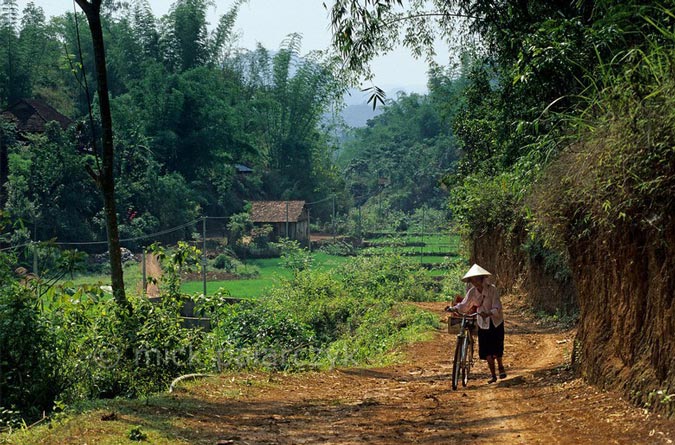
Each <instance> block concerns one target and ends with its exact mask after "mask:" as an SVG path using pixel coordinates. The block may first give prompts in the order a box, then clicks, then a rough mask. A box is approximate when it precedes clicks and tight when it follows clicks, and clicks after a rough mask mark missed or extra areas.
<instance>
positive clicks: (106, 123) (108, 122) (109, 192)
mask: <svg viewBox="0 0 675 445" xmlns="http://www.w3.org/2000/svg"><path fill="white" fill-rule="evenodd" d="M75 1H76V2H77V4H78V5H79V6H80V8H82V11H84V13H85V15H86V16H87V21H88V22H89V31H90V32H91V39H92V43H93V48H94V60H95V63H96V80H97V82H96V84H97V92H98V99H99V108H100V114H101V127H102V132H103V134H102V139H103V141H102V143H103V156H102V166H101V171H100V172H99V173H98V181H97V182H98V186H99V187H100V189H101V192H102V193H103V202H104V208H105V216H106V230H107V233H108V251H109V252H110V278H111V281H112V288H113V295H114V296H115V301H116V302H117V304H118V305H119V306H120V307H122V308H125V309H128V310H130V308H131V306H130V305H129V301H128V300H127V297H126V294H125V292H124V275H123V270H122V253H121V251H120V236H119V231H118V228H117V210H116V205H115V178H114V171H113V164H114V161H115V157H114V153H115V152H114V145H113V130H112V115H111V111H110V97H109V95H108V73H107V68H106V59H105V47H104V45H103V29H102V26H101V0H92V1H91V2H88V1H86V0H75Z"/></svg>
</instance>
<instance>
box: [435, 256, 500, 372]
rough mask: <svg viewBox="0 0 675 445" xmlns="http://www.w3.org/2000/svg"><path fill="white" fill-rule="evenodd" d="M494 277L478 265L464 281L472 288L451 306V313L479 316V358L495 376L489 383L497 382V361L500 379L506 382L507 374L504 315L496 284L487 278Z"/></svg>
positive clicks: (473, 267) (463, 278)
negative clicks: (504, 360) (475, 313)
mask: <svg viewBox="0 0 675 445" xmlns="http://www.w3.org/2000/svg"><path fill="white" fill-rule="evenodd" d="M490 276H492V274H491V273H490V272H488V271H487V270H485V269H483V268H482V267H480V266H479V265H478V264H474V265H473V266H471V268H470V269H469V271H468V272H467V273H466V275H464V277H462V281H464V282H465V283H470V284H471V286H470V287H469V290H468V291H467V293H466V296H465V297H464V299H463V300H462V302H461V303H457V304H456V305H454V306H448V307H447V308H446V310H448V311H450V312H460V313H464V314H467V313H472V312H477V313H478V318H477V320H476V321H477V324H478V355H479V357H480V359H481V360H486V361H487V364H488V367H489V368H490V374H492V376H491V378H490V380H488V383H494V382H496V381H497V373H496V371H495V361H497V367H498V370H499V378H500V379H503V378H506V370H505V369H504V364H503V362H502V357H503V355H504V314H503V312H502V303H501V301H500V299H499V292H498V291H497V287H496V286H495V285H494V284H490V283H488V281H487V278H488V277H490Z"/></svg>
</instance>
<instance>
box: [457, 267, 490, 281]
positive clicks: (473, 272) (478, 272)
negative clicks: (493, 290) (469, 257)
mask: <svg viewBox="0 0 675 445" xmlns="http://www.w3.org/2000/svg"><path fill="white" fill-rule="evenodd" d="M489 276H492V274H491V273H490V272H488V271H487V270H485V269H483V268H482V267H480V266H479V265H478V264H474V265H473V266H471V269H469V271H468V272H467V273H466V275H464V276H463V277H462V281H465V282H466V281H469V278H471V277H489Z"/></svg>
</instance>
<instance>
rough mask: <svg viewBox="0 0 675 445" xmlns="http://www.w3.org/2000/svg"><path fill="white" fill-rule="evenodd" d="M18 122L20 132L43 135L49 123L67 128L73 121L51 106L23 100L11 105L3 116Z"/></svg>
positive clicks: (34, 100) (33, 100) (37, 101)
mask: <svg viewBox="0 0 675 445" xmlns="http://www.w3.org/2000/svg"><path fill="white" fill-rule="evenodd" d="M1 116H2V117H3V118H5V119H8V120H11V121H13V122H16V129H17V130H18V131H20V132H27V133H42V132H43V131H45V126H46V124H47V122H51V121H56V122H58V123H59V125H61V128H63V129H65V128H67V127H68V126H69V125H70V124H71V123H72V122H73V121H72V120H71V119H69V118H68V117H66V116H64V115H63V114H61V113H59V112H58V111H56V110H55V109H54V108H52V107H51V106H49V105H47V104H46V103H44V102H41V101H39V100H36V99H21V100H19V101H18V102H15V103H13V104H12V105H10V106H9V107H8V108H7V109H6V110H5V111H3V112H2V115H1Z"/></svg>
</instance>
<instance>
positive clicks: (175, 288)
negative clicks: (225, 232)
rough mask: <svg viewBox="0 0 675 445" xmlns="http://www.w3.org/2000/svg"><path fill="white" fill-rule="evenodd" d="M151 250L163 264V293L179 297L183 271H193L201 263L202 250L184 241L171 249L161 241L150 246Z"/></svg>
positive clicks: (171, 297)
mask: <svg viewBox="0 0 675 445" xmlns="http://www.w3.org/2000/svg"><path fill="white" fill-rule="evenodd" d="M149 251H150V252H152V253H154V254H155V255H156V256H157V258H158V259H159V260H160V262H161V264H162V272H163V274H162V281H161V284H162V285H161V289H160V290H161V291H162V294H163V295H164V296H166V297H169V298H170V299H179V298H180V296H181V294H180V285H181V273H183V272H192V271H193V270H194V269H195V267H196V266H197V265H198V264H199V263H200V260H201V251H200V250H199V249H197V248H196V247H194V246H191V245H189V244H188V243H186V242H184V241H179V242H178V244H177V245H176V246H175V247H174V248H171V249H169V250H167V249H165V248H164V247H162V246H161V245H160V244H159V243H154V244H152V245H151V246H150V248H149Z"/></svg>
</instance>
